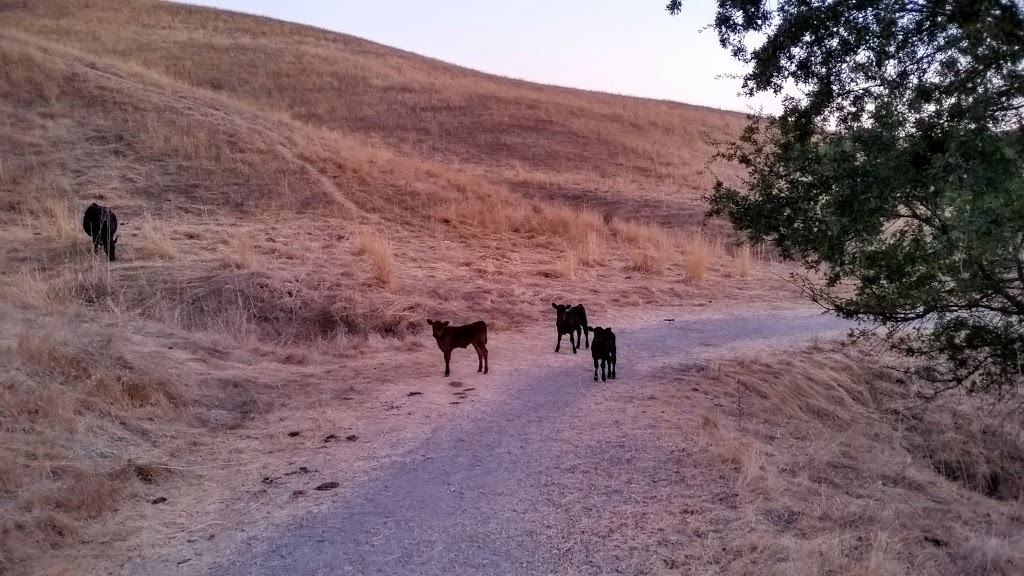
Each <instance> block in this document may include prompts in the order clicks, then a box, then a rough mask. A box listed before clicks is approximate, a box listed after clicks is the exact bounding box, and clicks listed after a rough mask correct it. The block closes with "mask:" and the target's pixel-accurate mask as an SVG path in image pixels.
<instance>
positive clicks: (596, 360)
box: [594, 357, 598, 382]
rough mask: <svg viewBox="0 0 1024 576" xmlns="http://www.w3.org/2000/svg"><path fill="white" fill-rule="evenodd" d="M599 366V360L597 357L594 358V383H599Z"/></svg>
mask: <svg viewBox="0 0 1024 576" xmlns="http://www.w3.org/2000/svg"><path fill="white" fill-rule="evenodd" d="M597 364H598V359H597V358H596V357H595V358H594V382H597Z"/></svg>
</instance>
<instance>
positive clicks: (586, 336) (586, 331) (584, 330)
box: [583, 324, 590, 350]
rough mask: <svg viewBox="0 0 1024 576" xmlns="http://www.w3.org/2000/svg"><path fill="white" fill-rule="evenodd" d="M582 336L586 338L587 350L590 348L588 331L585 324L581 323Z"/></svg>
mask: <svg viewBox="0 0 1024 576" xmlns="http://www.w3.org/2000/svg"><path fill="white" fill-rule="evenodd" d="M583 337H584V338H586V339H587V350H590V331H588V330H587V325H586V324H584V325H583Z"/></svg>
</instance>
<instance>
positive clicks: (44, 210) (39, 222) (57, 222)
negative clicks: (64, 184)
mask: <svg viewBox="0 0 1024 576" xmlns="http://www.w3.org/2000/svg"><path fill="white" fill-rule="evenodd" d="M21 213H22V217H23V219H24V226H25V227H26V228H28V229H29V230H32V231H33V232H35V233H38V234H39V235H42V236H43V237H44V238H51V239H53V240H61V241H65V240H69V239H71V238H78V237H79V236H81V235H83V234H85V232H84V231H82V229H81V220H79V218H80V215H79V214H78V211H77V210H76V209H75V207H74V206H73V205H72V204H71V202H70V201H69V200H67V199H66V198H59V197H49V198H47V197H39V196H36V197H34V198H32V199H30V200H28V201H26V202H24V203H23V204H22V207H21Z"/></svg>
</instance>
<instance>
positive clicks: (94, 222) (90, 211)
mask: <svg viewBox="0 0 1024 576" xmlns="http://www.w3.org/2000/svg"><path fill="white" fill-rule="evenodd" d="M82 228H85V233H86V234H88V235H89V236H90V237H92V253H93V254H95V253H96V250H98V249H99V247H100V244H102V245H103V252H104V253H105V254H106V255H107V258H108V259H110V261H114V260H117V254H116V253H115V251H116V249H117V236H116V234H117V216H116V215H115V214H114V211H113V210H111V209H110V208H107V207H106V206H100V205H99V204H97V203H95V202H93V203H92V204H90V205H89V207H88V208H86V209H85V217H84V218H82Z"/></svg>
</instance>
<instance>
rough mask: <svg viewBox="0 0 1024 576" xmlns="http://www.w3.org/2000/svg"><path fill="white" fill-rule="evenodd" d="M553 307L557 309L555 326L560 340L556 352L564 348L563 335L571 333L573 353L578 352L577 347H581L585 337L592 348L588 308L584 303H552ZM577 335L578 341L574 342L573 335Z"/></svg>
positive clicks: (570, 340)
mask: <svg viewBox="0 0 1024 576" xmlns="http://www.w3.org/2000/svg"><path fill="white" fill-rule="evenodd" d="M551 307H552V308H554V309H555V313H556V314H557V315H556V316H555V328H556V329H557V330H558V342H557V343H556V344H555V352H558V351H559V350H561V349H562V335H564V334H568V335H569V344H570V345H572V353H573V354H575V353H576V349H577V348H579V347H580V341H581V340H583V338H584V337H586V339H587V348H590V334H588V333H587V309H586V308H584V307H583V304H579V305H577V306H570V305H569V304H555V303H554V302H552V303H551ZM573 334H575V335H576V341H575V342H573V339H572V336H573Z"/></svg>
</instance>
